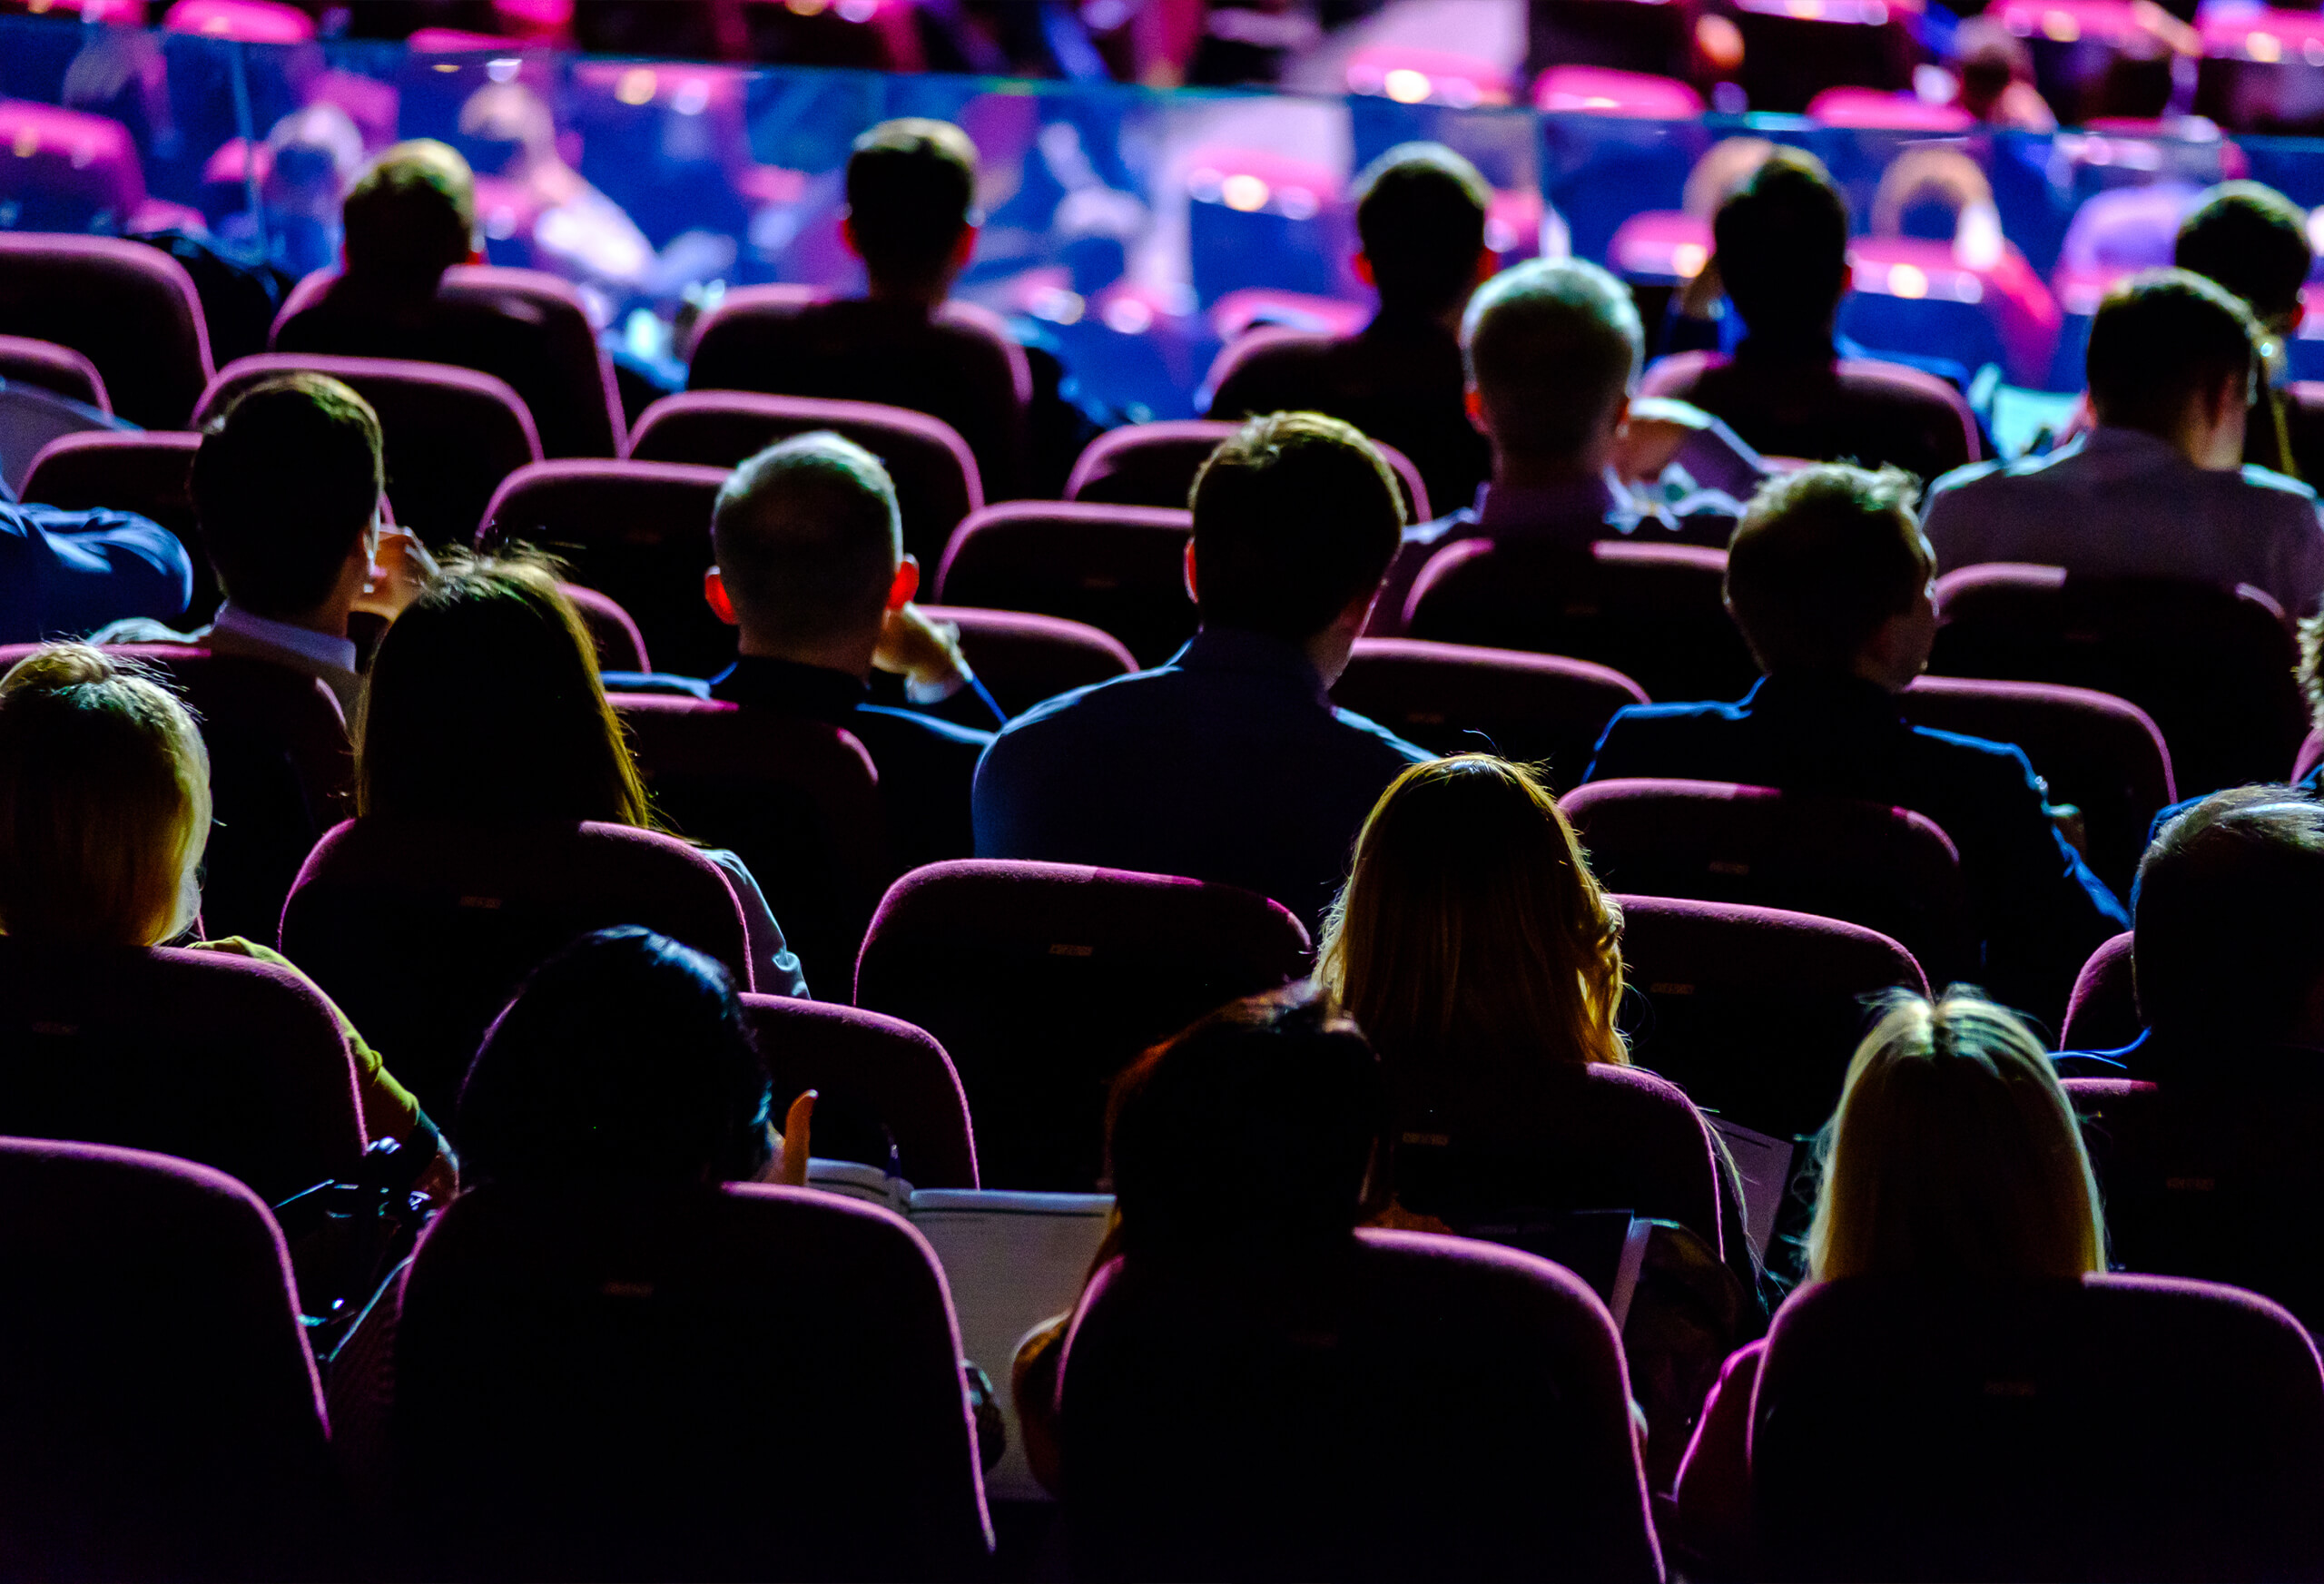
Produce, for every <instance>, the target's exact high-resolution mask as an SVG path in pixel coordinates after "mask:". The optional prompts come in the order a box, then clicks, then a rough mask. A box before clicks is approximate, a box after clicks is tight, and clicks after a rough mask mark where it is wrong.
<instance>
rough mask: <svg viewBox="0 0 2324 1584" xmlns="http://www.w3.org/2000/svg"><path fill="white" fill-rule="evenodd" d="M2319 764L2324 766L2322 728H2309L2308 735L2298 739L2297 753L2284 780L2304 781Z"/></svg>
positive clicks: (2323, 733) (2323, 730) (2323, 732)
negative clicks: (2289, 772)
mask: <svg viewBox="0 0 2324 1584" xmlns="http://www.w3.org/2000/svg"><path fill="white" fill-rule="evenodd" d="M2319 764H2324V727H2318V726H2310V727H2309V729H2308V735H2307V736H2306V737H2303V738H2302V739H2300V743H2299V755H2298V756H2297V757H2296V758H2294V759H2293V760H2292V763H2291V774H2290V775H2289V776H2287V777H2285V779H2286V780H2287V781H2304V780H2306V779H2307V777H2308V774H2309V772H2310V771H2312V770H2314V769H2315V768H2316V767H2317V766H2318V765H2319Z"/></svg>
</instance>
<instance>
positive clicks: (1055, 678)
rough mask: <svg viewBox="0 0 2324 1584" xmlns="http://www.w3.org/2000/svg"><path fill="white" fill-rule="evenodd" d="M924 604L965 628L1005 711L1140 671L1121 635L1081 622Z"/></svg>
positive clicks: (974, 659)
mask: <svg viewBox="0 0 2324 1584" xmlns="http://www.w3.org/2000/svg"><path fill="white" fill-rule="evenodd" d="M920 608H921V611H923V612H924V613H926V615H928V617H929V619H930V620H931V621H937V622H950V623H951V624H952V625H954V626H956V627H958V628H960V648H961V651H962V652H963V653H964V654H967V655H968V657H969V665H970V669H971V670H973V671H974V672H975V673H976V674H977V680H978V681H979V682H980V683H982V684H984V685H985V691H987V692H988V693H990V694H992V697H993V702H994V703H998V704H999V705H1000V708H1001V713H1004V714H1009V715H1019V714H1022V713H1025V712H1026V711H1027V710H1029V709H1031V708H1032V707H1033V706H1034V705H1035V704H1037V703H1040V702H1041V701H1042V700H1043V699H1050V698H1055V697H1056V696H1057V695H1058V694H1061V693H1071V692H1072V691H1073V690H1074V689H1075V688H1078V687H1091V686H1094V685H1096V684H1098V683H1101V682H1110V681H1112V680H1113V679H1114V678H1115V677H1117V676H1127V675H1128V674H1130V673H1131V672H1133V671H1136V670H1137V659H1136V657H1135V656H1133V655H1132V654H1130V652H1129V650H1128V648H1126V647H1124V645H1123V644H1122V642H1121V640H1120V639H1118V638H1116V637H1114V636H1113V635H1111V634H1109V633H1105V632H1101V631H1099V630H1098V628H1096V627H1092V626H1088V625H1085V624H1083V623H1080V622H1068V621H1066V620H1065V619H1063V618H1062V617H1059V616H1041V615H1032V614H1030V613H1029V612H1026V611H994V610H982V609H980V608H978V607H976V606H973V605H922V606H921V607H920Z"/></svg>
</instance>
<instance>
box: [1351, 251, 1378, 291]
mask: <svg viewBox="0 0 2324 1584" xmlns="http://www.w3.org/2000/svg"><path fill="white" fill-rule="evenodd" d="M1353 262H1354V265H1355V278H1356V279H1357V280H1361V281H1363V282H1364V284H1365V285H1366V286H1369V287H1371V288H1372V289H1373V290H1379V287H1380V282H1379V281H1377V280H1374V279H1373V276H1372V255H1371V254H1369V253H1367V252H1365V251H1364V250H1363V249H1362V248H1358V249H1356V250H1355V257H1354V261H1353Z"/></svg>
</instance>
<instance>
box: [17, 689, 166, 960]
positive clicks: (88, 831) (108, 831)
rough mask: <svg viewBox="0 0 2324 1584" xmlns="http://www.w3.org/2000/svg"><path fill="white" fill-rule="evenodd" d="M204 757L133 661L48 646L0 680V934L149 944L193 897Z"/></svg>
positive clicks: (162, 935) (84, 942) (161, 935)
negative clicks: (1, 932) (0, 932)
mask: <svg viewBox="0 0 2324 1584" xmlns="http://www.w3.org/2000/svg"><path fill="white" fill-rule="evenodd" d="M209 840H210V756H209V754H208V753H206V752H205V751H204V749H203V747H202V733H201V732H200V731H199V730H198V729H197V728H196V727H195V725H194V723H193V717H192V714H190V713H187V710H186V707H185V705H184V704H182V703H179V702H178V697H177V695H176V694H173V693H172V692H171V691H170V690H169V689H168V688H166V687H164V686H162V684H160V683H159V682H157V681H155V680H154V679H153V677H152V676H150V675H149V674H146V672H145V671H144V670H143V668H141V667H139V666H137V665H136V664H133V663H132V662H129V661H124V660H122V659H119V658H117V657H115V656H113V655H109V654H105V653H104V652H103V651H102V650H99V649H93V648H90V647H89V646H88V645H87V644H50V645H48V646H47V647H45V648H43V649H41V650H39V651H37V652H36V653H34V654H28V655H26V656H25V658H24V659H22V660H20V661H18V662H17V663H16V664H15V665H14V666H12V667H11V668H10V669H9V672H8V674H7V675H6V676H5V677H0V931H5V933H7V934H9V935H13V936H18V937H21V938H23V939H25V940H41V941H54V942H58V943H61V944H66V945H74V946H153V945H156V944H158V943H160V942H162V941H164V940H171V939H172V938H174V937H176V936H178V935H180V934H182V933H183V932H184V931H185V930H187V929H188V928H189V927H191V926H192V923H193V921H194V917H195V915H196V913H197V912H198V911H199V910H200V909H201V905H202V891H201V887H200V884H199V881H198V879H197V876H198V874H199V872H200V869H201V864H202V849H203V848H204V846H206V845H207V844H208V842H209Z"/></svg>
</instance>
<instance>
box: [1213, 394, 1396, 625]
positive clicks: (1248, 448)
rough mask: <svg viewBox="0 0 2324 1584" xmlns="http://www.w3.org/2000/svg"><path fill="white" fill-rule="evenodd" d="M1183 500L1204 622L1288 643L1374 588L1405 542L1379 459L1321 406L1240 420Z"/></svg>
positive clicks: (1390, 481) (1391, 483) (1391, 479)
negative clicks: (1191, 525)
mask: <svg viewBox="0 0 2324 1584" xmlns="http://www.w3.org/2000/svg"><path fill="white" fill-rule="evenodd" d="M1188 504H1189V505H1191V506H1192V507H1194V518H1195V585H1196V601H1195V603H1196V605H1197V606H1199V607H1200V610H1201V614H1202V620H1203V625H1205V626H1216V627H1236V628H1240V629H1242V630H1244V631H1246V632H1254V633H1265V634H1268V635H1272V636H1275V637H1278V638H1287V639H1289V640H1291V641H1292V642H1293V643H1305V642H1306V641H1307V640H1308V639H1310V638H1312V637H1314V636H1315V635H1316V634H1318V633H1321V632H1322V631H1323V630H1324V628H1326V627H1328V626H1330V625H1332V623H1333V621H1334V619H1335V618H1336V617H1337V616H1338V615H1340V613H1341V612H1343V611H1344V610H1346V609H1347V608H1348V606H1349V605H1352V604H1354V602H1355V601H1356V600H1359V599H1363V598H1365V597H1368V596H1369V595H1372V594H1373V593H1374V592H1375V591H1376V590H1377V589H1378V588H1379V586H1380V579H1381V576H1382V575H1384V573H1385V572H1386V571H1387V570H1388V563H1389V562H1390V561H1391V560H1392V559H1393V558H1394V556H1395V554H1396V546H1397V545H1398V544H1399V543H1401V542H1402V540H1403V530H1404V498H1403V494H1402V493H1401V492H1400V491H1399V490H1398V489H1397V487H1396V476H1395V474H1394V473H1393V471H1391V470H1390V468H1389V467H1388V463H1387V460H1386V458H1384V457H1382V456H1381V455H1380V451H1379V448H1377V447H1375V446H1374V445H1373V443H1372V442H1371V441H1370V440H1367V439H1365V438H1364V435H1363V433H1362V431H1360V430H1358V429H1357V428H1355V427H1354V425H1352V424H1345V423H1342V422H1341V421H1340V420H1339V419H1337V418H1325V417H1324V416H1323V414H1321V413H1314V412H1277V413H1269V414H1267V415H1265V417H1262V418H1252V419H1250V420H1249V421H1248V422H1246V423H1245V424H1244V425H1243V427H1242V428H1238V429H1236V431H1235V432H1234V433H1233V434H1232V435H1229V436H1228V437H1227V438H1226V439H1224V440H1221V441H1220V442H1219V443H1218V448H1217V449H1216V450H1215V451H1213V452H1212V453H1211V454H1210V456H1209V457H1207V458H1206V460H1205V461H1204V462H1203V465H1202V469H1201V471H1199V472H1198V473H1196V475H1195V483H1194V488H1193V490H1192V492H1191V493H1190V495H1189V497H1188Z"/></svg>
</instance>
